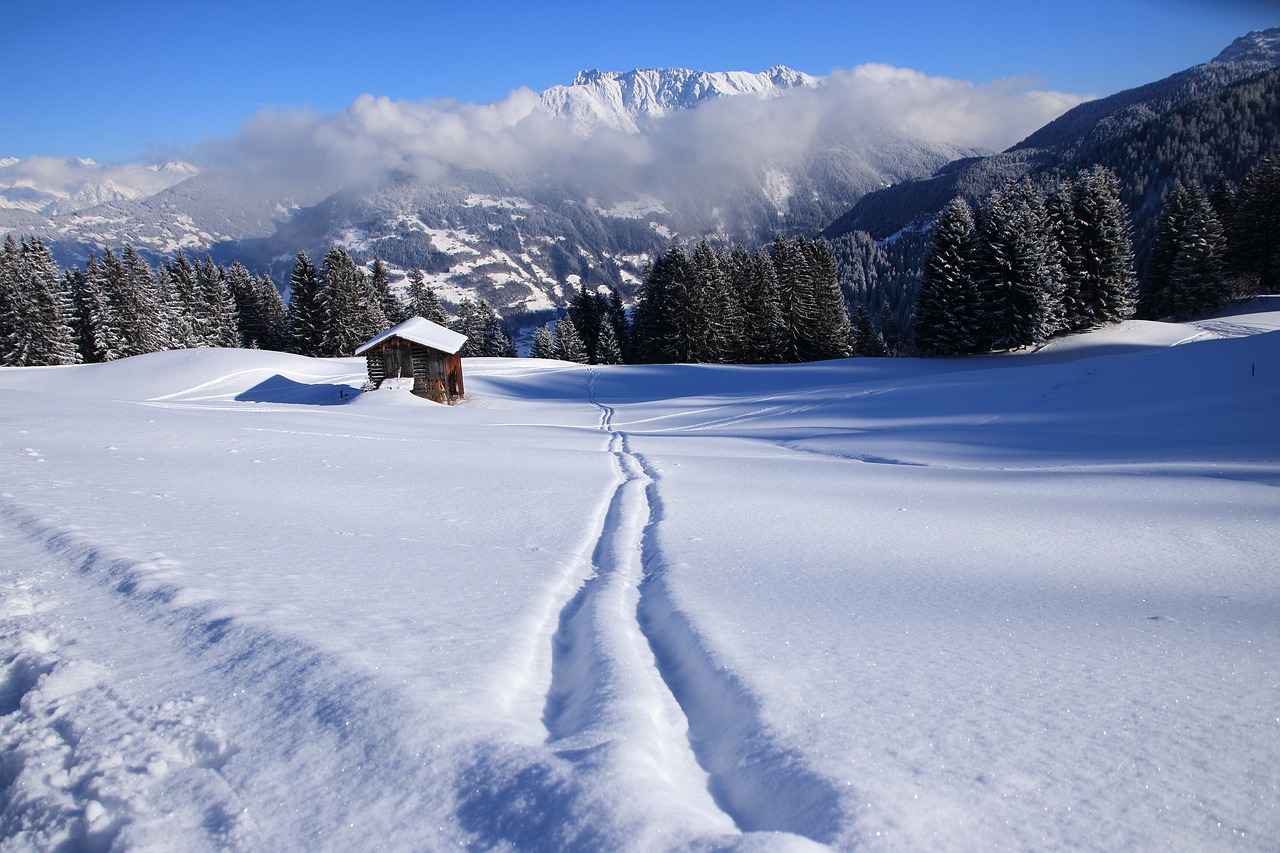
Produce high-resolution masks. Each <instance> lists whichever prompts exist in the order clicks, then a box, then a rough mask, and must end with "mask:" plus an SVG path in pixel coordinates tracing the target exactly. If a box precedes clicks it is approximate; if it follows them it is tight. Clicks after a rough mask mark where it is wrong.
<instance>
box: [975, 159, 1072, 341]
mask: <svg viewBox="0 0 1280 853" xmlns="http://www.w3.org/2000/svg"><path fill="white" fill-rule="evenodd" d="M984 213H985V215H984V217H983V222H982V227H981V229H980V234H981V247H982V249H983V251H982V252H981V253H980V255H979V264H978V270H979V273H978V276H977V278H978V282H979V292H980V294H981V299H982V323H981V326H980V332H979V347H980V348H981V349H1017V348H1021V347H1024V346H1029V345H1032V344H1038V343H1041V342H1043V341H1045V340H1047V339H1048V338H1049V336H1050V335H1052V334H1053V333H1054V332H1055V331H1057V329H1058V328H1060V317H1061V313H1060V310H1061V300H1060V294H1061V281H1062V265H1061V247H1059V246H1056V245H1055V244H1054V242H1053V241H1052V238H1051V232H1050V231H1049V229H1048V227H1047V225H1048V223H1047V216H1046V214H1045V212H1044V204H1043V202H1042V200H1041V199H1040V197H1039V195H1038V194H1037V193H1036V191H1035V189H1034V188H1033V187H1032V186H1031V182H1030V181H1028V180H1026V179H1025V178H1024V179H1022V180H1020V181H1016V182H1012V183H1010V184H1006V185H1005V186H1004V187H1003V188H1002V189H1000V190H997V191H996V192H994V193H992V195H991V196H990V198H989V199H988V200H987V204H986V207H985V210H984Z"/></svg>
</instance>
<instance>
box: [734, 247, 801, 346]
mask: <svg viewBox="0 0 1280 853" xmlns="http://www.w3.org/2000/svg"><path fill="white" fill-rule="evenodd" d="M745 254H746V250H743V255H745ZM740 293H741V295H740V297H739V298H740V301H741V304H742V306H743V308H742V313H743V337H744V346H743V348H744V350H745V352H744V355H743V360H744V361H747V362H750V363H754V364H781V363H783V362H784V361H786V358H787V346H788V341H789V337H788V332H787V322H786V319H785V318H784V317H783V314H782V297H781V295H780V293H779V291H778V270H777V267H775V266H774V263H773V258H772V256H770V255H769V253H768V252H766V251H764V250H763V249H762V250H760V251H758V252H756V253H755V254H754V255H752V256H750V258H749V259H747V261H746V263H745V269H744V271H743V278H742V286H741V289H740Z"/></svg>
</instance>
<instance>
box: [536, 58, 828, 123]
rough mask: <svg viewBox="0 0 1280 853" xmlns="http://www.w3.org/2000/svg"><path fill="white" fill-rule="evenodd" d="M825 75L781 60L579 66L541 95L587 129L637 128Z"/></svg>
mask: <svg viewBox="0 0 1280 853" xmlns="http://www.w3.org/2000/svg"><path fill="white" fill-rule="evenodd" d="M821 83H822V80H821V78H818V77H813V76H811V75H809V74H805V73H803V72H800V71H795V70H794V69H791V68H787V67H786V66H783V65H775V66H774V67H773V68H770V69H769V70H767V71H761V72H750V71H694V70H690V69H687V68H637V69H635V70H633V71H625V72H621V71H601V70H599V69H590V70H586V71H580V72H579V73H578V75H577V76H576V77H574V79H573V83H572V84H571V85H569V86H552V87H551V88H550V89H547V90H546V91H544V92H543V93H542V95H541V98H542V103H543V106H544V107H546V109H547V110H549V111H550V112H551V113H553V114H555V115H558V116H564V117H566V118H568V119H569V120H570V121H571V122H572V123H573V126H574V129H575V130H577V131H579V132H582V133H588V132H590V131H591V130H593V129H594V128H596V127H597V126H601V125H603V126H605V127H611V128H614V129H615V130H622V131H626V132H628V133H638V132H639V124H640V123H642V122H644V121H645V120H646V119H652V118H659V117H661V116H665V115H668V114H670V113H672V112H677V111H679V110H684V109H691V108H693V107H696V106H697V105H698V104H700V103H702V102H703V101H706V100H709V99H713V98H722V97H733V96H737V95H754V96H756V97H765V98H768V97H777V96H778V95H780V94H782V93H783V92H784V91H787V90H788V89H795V88H801V87H803V88H817V87H818V86H820V85H821Z"/></svg>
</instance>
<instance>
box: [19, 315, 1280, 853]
mask: <svg viewBox="0 0 1280 853" xmlns="http://www.w3.org/2000/svg"><path fill="white" fill-rule="evenodd" d="M465 370H466V373H467V378H466V381H467V388H468V392H469V395H470V396H469V399H468V400H467V401H466V402H464V403H463V404H461V405H459V406H456V407H452V408H449V407H443V406H438V405H435V404H432V403H429V402H426V401H423V400H420V399H418V398H415V397H412V396H409V395H408V394H406V393H404V392H396V391H376V392H371V393H365V394H358V393H357V390H358V388H359V386H360V383H361V381H362V379H363V365H362V363H361V362H360V361H359V360H355V359H340V360H333V361H326V360H314V359H306V358H302V357H299V356H290V355H283V354H278V353H269V352H254V351H239V350H192V351H181V352H168V353H157V354H152V355H147V356H141V357H137V358H133V359H127V360H123V361H118V362H112V363H108V364H100V365H85V366H75V367H52V368H6V369H4V370H0V402H3V405H2V406H0V484H3V485H2V486H0V755H2V756H3V761H0V787H2V788H3V791H4V794H3V797H0V827H3V834H4V848H5V849H6V850H14V851H18V850H46V849H121V850H172V849H183V850H194V851H198V850H264V849H271V850H281V851H291V850H308V851H315V850H335V851H336V850H352V849H368V848H370V847H378V848H380V849H385V850H424V849H425V850H444V849H455V848H457V847H463V846H466V847H471V848H476V849H520V850H565V849H572V850H588V849H590V850H602V849H609V850H623V851H628V850H633V851H650V850H667V849H710V848H715V849H736V850H788V849H789V850H803V849H824V848H830V849H839V850H850V849H858V850H867V851H881V850H907V849H910V850H922V849H929V850H941V851H951V850H955V851H977V850H983V851H986V850H997V849H1075V850H1115V849H1140V848H1167V847H1177V848H1185V849H1196V850H1206V851H1208V850H1224V851H1225V850H1231V851H1240V850H1258V851H1262V850H1269V849H1271V848H1272V846H1273V844H1274V839H1275V838H1277V837H1280V803H1278V802H1277V800H1276V798H1275V796H1274V793H1275V791H1276V790H1277V786H1280V770H1278V769H1277V768H1280V739H1277V738H1276V736H1275V734H1276V732H1275V727H1276V721H1275V716H1276V715H1275V692H1276V673H1275V668H1276V661H1277V660H1280V618H1278V617H1280V581H1278V580H1277V576H1276V573H1275V543H1276V541H1278V540H1280V490H1278V489H1277V488H1276V487H1277V486H1278V485H1280V440H1278V439H1277V436H1280V383H1278V382H1277V376H1278V375H1280V374H1277V371H1280V298H1277V297H1270V298H1268V299H1265V300H1259V301H1255V302H1254V303H1252V304H1251V305H1249V306H1247V307H1245V308H1244V309H1242V310H1241V312H1239V313H1237V314H1234V315H1231V316H1223V317H1218V318H1215V319H1213V320H1209V321H1203V322H1199V323H1192V324H1165V323H1143V322H1129V323H1125V324H1123V325H1121V326H1117V327H1113V328H1110V329H1106V330H1103V331H1100V332H1095V333H1091V334H1088V335H1082V336H1075V337H1072V338H1068V339H1065V340H1063V341H1059V342H1055V343H1054V344H1053V345H1051V346H1050V347H1048V348H1046V349H1044V350H1041V351H1040V352H1038V353H1033V354H1021V355H1005V356H990V357H979V358H966V359H952V360H910V359H893V360H879V359H857V360H849V361H840V362H827V363H817V364H807V365H791V366H773V367H737V366H726V365H720V366H696V367H695V366H681V365H668V366H656V365H651V366H643V367H595V368H592V367H586V366H582V365H570V364H565V363H560V362H541V361H530V360H487V359H473V360H468V361H467V362H466V363H465Z"/></svg>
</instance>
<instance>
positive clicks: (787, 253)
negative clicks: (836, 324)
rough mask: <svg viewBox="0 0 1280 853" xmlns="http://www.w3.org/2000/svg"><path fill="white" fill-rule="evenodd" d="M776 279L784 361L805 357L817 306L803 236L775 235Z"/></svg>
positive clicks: (797, 360)
mask: <svg viewBox="0 0 1280 853" xmlns="http://www.w3.org/2000/svg"><path fill="white" fill-rule="evenodd" d="M771 254H772V256H773V266H774V270H775V271H776V274H777V279H778V296H779V299H778V301H779V305H780V307H781V309H782V319H783V323H784V324H785V328H786V336H785V356H784V358H783V360H784V361H788V362H800V361H808V360H809V358H810V352H811V340H812V335H811V331H812V329H813V327H814V325H815V323H816V316H817V306H816V305H815V304H814V302H813V276H812V274H811V272H810V270H809V266H808V259H807V258H806V257H805V253H804V251H803V238H797V241H796V243H794V244H792V243H788V242H787V241H786V240H785V239H784V238H783V237H781V236H779V237H776V238H774V241H773V247H772V249H771Z"/></svg>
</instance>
